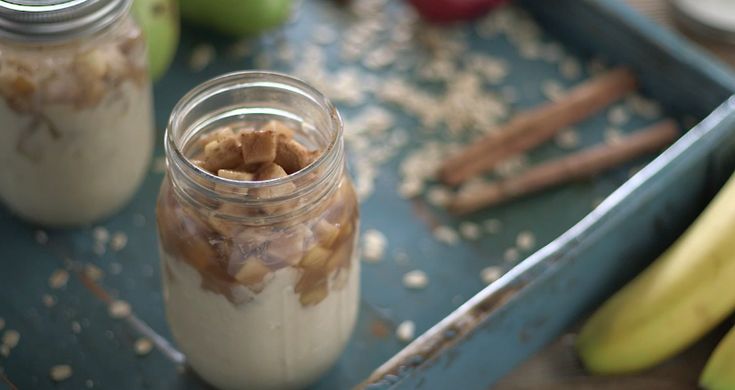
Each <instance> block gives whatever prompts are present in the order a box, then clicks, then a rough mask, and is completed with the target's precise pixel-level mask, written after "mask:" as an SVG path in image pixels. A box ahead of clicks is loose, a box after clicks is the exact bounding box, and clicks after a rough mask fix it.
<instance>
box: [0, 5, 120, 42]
mask: <svg viewBox="0 0 735 390" xmlns="http://www.w3.org/2000/svg"><path fill="white" fill-rule="evenodd" d="M132 2H133V0H46V1H35V2H32V1H24V0H0V38H5V39H9V40H13V41H18V42H29V43H44V42H49V43H56V42H63V41H67V40H70V39H74V38H79V37H82V36H86V35H91V34H94V33H97V32H100V31H102V30H105V29H106V28H108V27H110V26H111V25H113V24H115V22H116V21H118V20H120V19H121V18H122V17H123V16H124V15H126V14H127V13H128V11H129V10H130V7H131V5H132Z"/></svg>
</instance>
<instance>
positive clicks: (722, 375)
mask: <svg viewBox="0 0 735 390" xmlns="http://www.w3.org/2000/svg"><path fill="white" fill-rule="evenodd" d="M699 385H700V386H702V387H703V388H705V389H707V390H735V328H733V329H732V330H730V332H729V333H728V334H727V335H726V336H725V338H724V339H722V341H720V344H718V345H717V348H715V352H714V353H712V356H711V357H710V358H709V361H707V365H706V366H704V371H703V372H702V376H701V377H700V378H699Z"/></svg>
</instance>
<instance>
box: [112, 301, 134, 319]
mask: <svg viewBox="0 0 735 390" xmlns="http://www.w3.org/2000/svg"><path fill="white" fill-rule="evenodd" d="M131 311H132V310H131V309H130V304H129V303H127V302H125V301H122V300H116V301H113V302H112V303H110V306H109V307H108V312H109V314H110V317H112V318H125V317H127V316H129V315H130V313H131Z"/></svg>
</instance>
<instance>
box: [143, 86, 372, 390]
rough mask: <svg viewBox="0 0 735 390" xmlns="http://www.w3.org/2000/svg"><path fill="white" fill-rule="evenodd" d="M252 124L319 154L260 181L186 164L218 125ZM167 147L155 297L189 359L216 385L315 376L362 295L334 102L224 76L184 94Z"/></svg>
mask: <svg viewBox="0 0 735 390" xmlns="http://www.w3.org/2000/svg"><path fill="white" fill-rule="evenodd" d="M263 128H268V129H270V128H272V129H276V128H280V130H279V131H280V132H279V137H280V136H282V134H286V133H288V137H289V139H291V137H292V138H293V140H295V141H297V142H298V143H299V144H301V145H303V146H304V147H306V148H308V149H310V150H313V151H319V153H315V156H316V155H318V157H315V158H314V160H313V161H311V162H310V164H308V166H306V167H303V168H298V169H297V170H295V171H293V172H288V173H289V174H288V175H285V176H281V177H278V178H273V179H267V180H261V181H252V180H233V179H227V178H224V177H222V175H217V174H216V172H212V171H211V169H204V167H203V166H202V163H201V162H199V161H197V160H198V159H199V156H201V155H202V154H203V153H204V150H205V149H206V148H205V146H206V147H208V148H211V147H213V146H212V145H215V146H216V145H217V141H214V142H211V140H212V139H214V138H216V134H219V133H221V132H222V131H226V132H227V133H228V134H238V135H239V134H242V133H255V132H258V129H263ZM267 131H269V130H267ZM213 137H214V138H213ZM203 139H204V140H206V142H202V140H203ZM243 139H244V138H243ZM233 142H234V141H233ZM243 142H244V141H243ZM279 142H280V141H279ZM207 143H209V144H210V145H208V146H207V145H205V144H207ZM165 147H166V158H167V163H168V168H167V169H168V172H167V176H166V178H165V179H164V182H163V184H162V186H161V192H160V194H159V199H158V205H157V218H158V227H159V238H160V243H161V263H162V269H163V272H162V273H163V282H164V283H163V286H164V300H165V304H166V315H167V318H168V321H169V325H170V327H171V330H172V333H173V335H174V338H175V339H176V341H177V344H178V345H179V347H180V348H181V349H182V351H183V352H184V353H185V354H186V356H187V361H188V363H189V364H190V365H191V366H192V368H193V369H194V370H195V371H196V372H197V373H198V374H199V375H201V376H202V377H203V378H204V379H205V380H207V381H208V382H210V383H211V384H213V385H215V386H217V387H219V388H225V389H238V388H268V389H288V388H300V387H303V386H305V385H308V384H309V383H311V382H313V381H315V380H316V379H318V377H319V376H320V375H322V374H323V373H324V372H326V370H328V369H329V368H330V367H331V366H332V365H333V364H334V362H335V361H336V359H337V358H338V356H339V355H340V353H341V352H342V350H343V349H344V347H345V346H346V343H347V341H348V339H349V337H350V335H351V333H352V329H353V327H354V324H355V320H356V316H357V307H358V299H359V298H358V297H359V262H358V261H357V258H356V251H355V245H356V237H357V236H358V235H357V234H358V233H357V232H358V207H357V200H356V197H355V192H354V190H353V187H352V184H351V182H350V180H349V178H348V176H347V175H346V170H345V157H344V146H343V139H342V121H341V119H340V117H339V115H338V114H337V112H336V110H335V109H334V107H333V106H332V104H331V103H330V102H329V101H328V100H327V99H326V98H325V97H324V96H322V95H321V94H320V93H319V92H317V91H316V90H314V89H313V88H311V87H310V86H308V85H306V84H305V83H303V82H301V81H299V80H296V79H293V78H291V77H288V76H284V75H280V74H275V73H262V72H240V73H234V74H229V75H225V76H222V77H219V78H216V79H213V80H211V81H209V82H207V83H205V84H203V85H201V86H200V87H198V88H196V89H194V90H193V91H191V92H190V93H189V94H187V95H186V96H185V97H184V98H182V100H181V101H180V102H179V103H178V104H177V106H176V107H175V108H174V111H173V113H172V115H171V119H170V121H169V126H168V128H167V131H166V140H165ZM239 147H242V145H240V146H239ZM279 153H280V151H279ZM263 164H270V163H263ZM263 164H261V166H260V167H259V166H257V165H256V166H249V167H247V169H252V170H256V171H258V172H262V170H263V169H264V168H263ZM269 166H270V165H269ZM243 169H246V168H243ZM286 171H289V169H286Z"/></svg>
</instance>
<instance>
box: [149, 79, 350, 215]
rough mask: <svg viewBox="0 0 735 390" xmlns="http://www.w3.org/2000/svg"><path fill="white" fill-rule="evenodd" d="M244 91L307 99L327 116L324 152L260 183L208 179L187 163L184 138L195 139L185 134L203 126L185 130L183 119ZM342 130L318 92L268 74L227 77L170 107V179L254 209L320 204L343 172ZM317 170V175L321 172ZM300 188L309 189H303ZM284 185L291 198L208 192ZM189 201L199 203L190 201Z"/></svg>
mask: <svg viewBox="0 0 735 390" xmlns="http://www.w3.org/2000/svg"><path fill="white" fill-rule="evenodd" d="M248 87H267V88H277V89H280V90H284V91H287V92H293V93H298V94H300V95H301V96H303V97H306V98H308V99H309V100H310V101H311V102H314V103H315V104H316V105H317V107H318V109H319V110H320V111H321V110H323V111H324V113H325V115H328V122H329V123H330V127H331V129H327V130H328V138H327V137H325V141H327V142H328V144H327V145H326V146H325V147H324V148H323V152H322V153H321V154H320V156H319V157H318V158H317V159H316V160H314V161H313V162H312V163H311V164H309V165H308V166H306V167H304V168H303V169H301V170H299V171H297V172H294V173H292V174H290V175H287V176H284V177H281V178H276V179H270V180H262V181H239V180H231V179H226V178H223V177H220V176H217V175H215V174H212V173H210V172H208V171H206V170H204V169H203V168H201V167H199V166H197V165H195V164H194V163H193V162H192V160H191V159H190V158H188V157H186V155H185V154H184V150H183V149H184V148H185V147H186V145H187V144H188V143H189V142H191V140H190V139H188V138H187V136H192V135H193V134H189V133H190V131H191V130H192V129H193V128H194V129H196V127H197V125H198V124H201V120H200V121H199V122H200V123H196V122H193V123H189V124H184V123H183V122H184V121H185V120H186V119H187V114H189V113H191V112H192V111H193V110H194V109H195V108H197V107H199V106H200V105H201V104H203V103H204V102H205V101H207V99H210V98H213V97H215V96H217V95H218V94H221V93H226V92H230V91H234V90H238V89H244V88H248ZM343 127H344V126H343V122H342V118H341V117H340V115H339V113H338V112H337V109H336V108H335V107H334V105H333V104H332V103H331V102H330V101H329V99H328V98H327V97H326V96H324V95H323V94H322V93H321V92H319V91H318V90H317V89H315V88H314V87H312V86H310V85H309V84H307V83H306V82H304V81H302V80H300V79H298V78H296V77H292V76H289V75H286V74H283V73H278V72H270V71H238V72H232V73H227V74H224V75H221V76H218V77H215V78H213V79H210V80H208V81H206V82H204V83H202V84H200V85H198V86H197V87H195V88H193V89H192V90H190V91H189V92H188V93H186V94H185V95H184V96H183V97H182V98H181V99H180V100H179V101H178V102H177V104H176V105H175V106H174V108H173V110H172V112H171V116H170V117H169V121H168V125H167V127H166V132H165V135H164V148H165V153H166V163H167V164H168V169H169V170H173V171H174V172H175V173H174V174H179V175H183V177H184V180H185V182H181V183H180V184H183V183H186V184H189V185H190V186H193V187H194V188H196V190H197V191H198V192H199V193H200V194H201V195H203V196H204V197H205V198H221V199H224V200H227V201H229V202H233V203H237V204H241V205H244V206H254V207H259V206H263V205H266V204H273V203H278V202H284V201H289V200H292V199H297V198H299V197H302V196H305V195H309V194H318V195H319V198H321V196H327V195H328V194H329V193H331V192H332V191H333V189H331V188H329V187H330V186H329V185H324V184H329V183H333V182H334V180H336V177H337V175H341V174H342V169H341V168H343V165H344V156H343V154H344V145H343V141H342V135H343ZM320 169H321V171H319V170H320ZM315 171H317V172H320V173H321V174H320V175H312V176H313V177H316V178H317V180H312V179H311V177H309V175H311V174H312V173H314V172H315ZM177 180H178V181H180V180H181V179H180V178H177V177H175V178H172V181H173V182H174V184H175V187H180V186H179V185H176V181H177ZM330 180H331V181H330ZM203 182H205V183H207V184H208V185H209V184H212V185H213V186H211V187H207V186H206V185H203V184H202V183H203ZM304 182H306V183H308V184H307V185H304V184H303V183H304ZM288 183H294V184H295V188H296V189H295V190H294V191H293V192H291V193H288V194H284V195H280V196H276V197H272V198H249V197H242V196H239V197H238V196H236V195H234V193H236V192H237V191H230V192H229V193H226V194H223V193H221V192H218V191H215V190H214V189H212V188H218V187H220V186H224V187H226V188H229V189H232V190H240V189H243V190H245V189H246V190H248V191H249V190H250V189H257V188H268V187H270V188H273V187H277V186H282V185H286V184H288ZM183 192H184V194H183V195H185V196H186V197H187V198H191V194H189V193H187V191H186V190H185V191H183ZM190 200H191V201H193V202H197V201H196V200H194V199H190ZM307 209H308V208H307V207H304V210H300V211H302V212H306V211H308V210H307ZM296 211H297V210H294V214H297V213H296ZM282 217H286V216H284V215H273V216H269V218H268V219H271V220H275V219H279V218H282Z"/></svg>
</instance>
